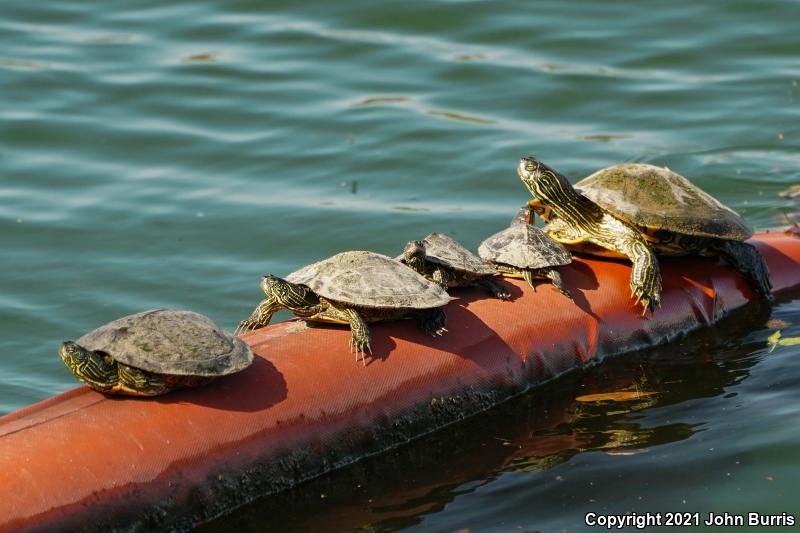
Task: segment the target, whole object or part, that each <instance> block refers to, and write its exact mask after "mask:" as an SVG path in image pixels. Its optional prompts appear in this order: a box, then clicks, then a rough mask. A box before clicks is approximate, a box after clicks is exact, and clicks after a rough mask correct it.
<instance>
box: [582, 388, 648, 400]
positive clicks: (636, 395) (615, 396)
mask: <svg viewBox="0 0 800 533" xmlns="http://www.w3.org/2000/svg"><path fill="white" fill-rule="evenodd" d="M655 394H658V393H657V392H646V391H635V390H632V391H617V392H600V393H597V394H584V395H583V396H578V397H577V398H575V400H576V401H578V402H627V401H630V400H638V399H640V398H644V397H646V396H653V395H655Z"/></svg>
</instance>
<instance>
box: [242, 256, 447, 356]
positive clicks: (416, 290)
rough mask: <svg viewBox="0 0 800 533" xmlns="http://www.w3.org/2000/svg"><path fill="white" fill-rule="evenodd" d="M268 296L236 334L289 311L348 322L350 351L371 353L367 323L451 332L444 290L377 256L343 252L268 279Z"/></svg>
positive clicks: (264, 282)
mask: <svg viewBox="0 0 800 533" xmlns="http://www.w3.org/2000/svg"><path fill="white" fill-rule="evenodd" d="M261 289H262V290H263V291H264V293H265V294H266V295H267V298H266V299H265V300H263V301H262V302H261V303H260V304H259V305H258V307H256V308H255V310H254V311H253V312H252V314H251V315H250V316H249V317H248V318H246V319H245V320H242V321H241V322H240V323H239V327H238V328H237V329H236V332H237V333H239V332H243V331H249V330H252V329H257V328H260V327H263V326H266V325H267V324H269V321H270V319H271V318H272V315H273V314H275V312H276V311H278V310H280V309H288V310H289V311H291V312H292V313H294V314H295V315H297V316H298V317H300V318H303V319H305V320H311V321H316V322H333V323H337V324H349V325H350V329H351V331H352V333H351V337H350V347H351V349H355V351H356V360H358V357H359V354H360V356H361V359H362V361H363V360H364V353H365V352H369V353H370V354H371V353H372V350H371V348H370V334H369V328H368V327H367V322H379V321H383V320H394V319H398V318H418V319H420V320H421V321H422V322H421V324H422V328H423V329H424V330H425V331H426V332H428V333H430V334H431V335H442V334H443V333H444V332H446V331H447V329H446V328H445V324H446V322H447V317H446V316H445V313H444V310H443V309H442V306H443V305H445V304H446V303H447V302H449V301H450V296H448V294H447V292H446V291H444V290H443V289H442V288H441V287H439V286H438V285H436V284H435V283H432V282H430V281H428V280H427V279H425V278H424V277H422V276H420V275H419V274H417V273H416V272H414V271H412V270H411V269H409V268H406V266H404V265H402V264H401V263H399V262H397V261H395V260H394V259H391V258H389V257H386V256H385V255H381V254H376V253H373V252H343V253H340V254H337V255H334V256H333V257H330V258H328V259H325V260H324V261H320V262H318V263H314V264H311V265H308V266H305V267H303V268H301V269H300V270H298V271H296V272H293V273H291V274H289V275H288V276H286V279H281V278H279V277H276V276H272V275H266V276H264V277H263V278H262V280H261Z"/></svg>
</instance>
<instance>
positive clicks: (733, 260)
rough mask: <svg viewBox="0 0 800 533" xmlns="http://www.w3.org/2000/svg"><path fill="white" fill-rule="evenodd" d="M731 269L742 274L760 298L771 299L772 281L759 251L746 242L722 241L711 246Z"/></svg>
mask: <svg viewBox="0 0 800 533" xmlns="http://www.w3.org/2000/svg"><path fill="white" fill-rule="evenodd" d="M713 249H714V250H715V251H717V252H718V253H719V255H720V256H721V257H722V258H723V259H724V260H725V261H727V262H728V264H730V265H731V266H732V267H733V269H734V270H735V271H736V272H738V273H739V274H741V275H742V276H744V278H745V279H746V280H747V282H748V283H749V284H750V285H751V286H752V287H753V288H754V289H755V291H756V292H757V293H758V294H759V296H761V297H762V298H764V299H766V300H769V301H772V300H773V296H772V282H771V281H770V279H769V268H767V262H766V261H764V256H762V255H761V252H759V251H758V249H757V248H756V247H755V246H753V245H752V244H748V243H746V242H739V241H723V242H721V243H720V244H718V245H716V246H714V247H713Z"/></svg>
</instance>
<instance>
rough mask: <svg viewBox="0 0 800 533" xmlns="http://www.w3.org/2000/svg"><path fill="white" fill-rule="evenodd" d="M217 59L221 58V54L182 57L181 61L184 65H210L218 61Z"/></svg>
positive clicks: (207, 53)
mask: <svg viewBox="0 0 800 533" xmlns="http://www.w3.org/2000/svg"><path fill="white" fill-rule="evenodd" d="M217 57H219V54H217V53H216V52H203V53H200V54H192V55H188V56H186V57H182V58H181V61H183V62H184V63H210V62H214V61H216V60H217Z"/></svg>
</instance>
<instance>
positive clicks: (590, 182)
mask: <svg viewBox="0 0 800 533" xmlns="http://www.w3.org/2000/svg"><path fill="white" fill-rule="evenodd" d="M517 173H518V174H519V177H520V178H521V179H522V181H523V183H524V184H525V186H526V187H527V188H528V190H529V191H530V192H531V194H533V196H535V199H533V200H530V201H529V202H528V204H529V205H530V207H531V208H532V209H533V210H534V211H535V212H536V213H537V214H538V215H539V216H541V217H542V218H543V219H544V220H545V221H546V222H548V225H547V226H546V227H545V231H546V232H547V233H548V234H549V235H550V236H551V237H553V238H554V239H555V240H557V241H559V242H561V243H563V244H566V245H567V246H568V247H569V248H572V249H574V250H577V251H580V252H585V253H590V254H594V255H603V256H610V257H627V258H629V259H630V260H631V262H632V263H633V268H632V270H631V277H630V289H631V293H632V296H633V297H634V298H635V299H636V303H637V304H638V303H639V302H641V304H642V306H643V311H642V315H644V314H646V313H647V311H648V310H651V311H652V310H654V309H655V308H657V307H658V306H659V305H660V302H661V274H660V270H659V265H658V259H657V258H656V255H657V254H658V255H663V256H677V255H687V254H698V255H703V256H711V257H721V258H722V259H724V260H725V261H726V262H728V263H729V264H730V265H731V266H732V267H733V268H734V269H735V270H736V271H737V272H739V273H740V274H742V275H743V276H744V277H745V279H746V280H747V281H748V282H749V283H750V285H752V286H753V288H754V289H755V291H756V292H757V293H758V294H759V295H760V296H761V297H762V298H765V299H768V300H771V299H772V294H771V292H770V289H771V288H772V283H771V282H770V279H769V269H768V268H767V264H766V262H765V261H764V258H763V257H762V256H761V253H760V252H759V251H758V250H757V249H756V248H755V247H754V246H752V245H750V244H748V243H746V242H744V241H745V240H746V239H749V238H750V237H751V236H752V234H753V229H752V228H751V227H750V225H749V224H748V223H747V222H746V221H745V220H744V219H743V218H742V217H741V216H740V215H739V214H738V213H736V212H735V211H734V210H733V209H731V208H729V207H727V206H725V205H723V204H722V203H721V202H720V201H718V200H717V199H715V198H714V197H712V196H711V195H710V194H708V193H706V192H705V191H703V190H702V189H700V188H699V187H697V186H696V185H694V184H693V183H692V182H690V181H689V180H688V179H686V178H685V177H683V176H681V175H680V174H677V173H675V172H673V171H671V170H670V169H668V168H662V167H658V166H655V165H649V164H643V163H624V164H619V165H613V166H610V167H607V168H604V169H601V170H599V171H597V172H595V173H594V174H592V175H590V176H588V177H586V178H584V179H583V180H581V181H579V182H578V183H577V184H575V186H574V187H573V186H572V185H571V184H570V183H569V181H568V180H567V178H565V177H564V176H563V175H562V174H560V173H558V172H557V171H555V170H553V169H552V168H550V167H548V166H547V165H545V164H544V163H541V162H540V161H537V160H536V159H535V158H533V157H523V158H522V159H521V160H520V162H519V165H518V167H517Z"/></svg>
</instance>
